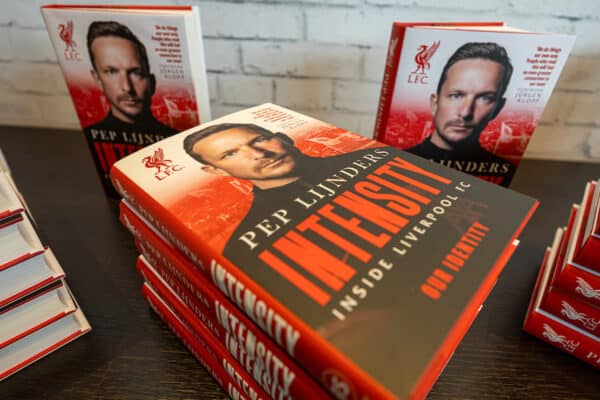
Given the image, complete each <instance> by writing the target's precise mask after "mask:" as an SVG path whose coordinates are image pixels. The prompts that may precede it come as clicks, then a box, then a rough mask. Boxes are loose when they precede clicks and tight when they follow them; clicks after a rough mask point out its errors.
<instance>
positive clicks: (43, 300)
mask: <svg viewBox="0 0 600 400" xmlns="http://www.w3.org/2000/svg"><path fill="white" fill-rule="evenodd" d="M76 309H77V305H76V304H75V302H74V301H73V299H72V298H71V294H70V291H69V290H68V289H67V286H66V283H65V282H64V281H59V282H57V283H56V284H54V285H50V286H47V287H45V288H43V289H41V290H38V291H37V292H35V293H33V294H31V295H29V296H25V297H24V298H21V299H19V301H17V302H14V303H12V304H11V305H10V306H7V307H5V308H2V309H0V326H2V329H1V330H0V349H1V348H3V347H6V346H8V345H10V344H11V343H14V342H16V341H18V340H19V339H21V338H23V337H25V336H27V335H29V334H30V333H32V332H35V331H36V330H38V329H41V328H43V327H44V326H46V325H48V324H50V323H52V322H54V321H56V320H58V319H59V318H62V317H63V316H65V315H67V314H70V313H72V312H75V310H76Z"/></svg>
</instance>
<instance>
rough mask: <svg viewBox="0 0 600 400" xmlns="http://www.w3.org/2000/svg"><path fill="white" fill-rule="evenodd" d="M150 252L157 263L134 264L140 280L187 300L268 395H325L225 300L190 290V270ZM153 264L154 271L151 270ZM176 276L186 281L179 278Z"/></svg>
mask: <svg viewBox="0 0 600 400" xmlns="http://www.w3.org/2000/svg"><path fill="white" fill-rule="evenodd" d="M142 240H143V239H142ZM140 247H144V246H143V245H141V246H140ZM146 250H148V248H147V247H146ZM142 251H143V250H142ZM143 252H144V251H143ZM154 255H156V256H157V257H156V259H155V260H154V261H156V263H152V262H150V264H151V266H149V265H147V264H146V263H145V262H144V260H142V259H141V258H140V259H138V262H137V267H138V270H139V271H140V273H141V274H142V276H143V277H144V279H146V281H147V282H149V283H150V284H151V285H152V287H153V288H154V289H155V290H156V291H157V292H158V293H159V295H160V296H161V297H162V298H163V299H165V300H166V301H168V302H169V303H170V304H175V303H181V304H185V307H187V309H188V310H189V312H191V313H193V314H195V315H196V317H197V318H199V319H200V320H201V321H202V323H203V324H204V326H206V327H207V328H208V330H209V331H210V332H211V333H212V334H213V335H214V336H215V338H216V339H217V340H218V341H219V342H220V343H221V344H222V345H223V346H224V347H225V349H226V350H227V351H229V353H230V354H231V356H233V358H234V359H235V360H237V361H238V363H239V364H240V365H241V366H242V367H243V368H244V369H245V370H246V371H247V372H248V374H249V375H250V376H252V377H253V379H254V380H255V381H256V382H257V383H258V384H259V385H260V386H261V387H262V388H263V390H264V391H265V392H267V393H268V394H269V395H270V396H271V397H272V398H274V399H306V398H327V397H328V395H327V394H326V393H325V392H324V390H323V389H322V388H321V387H319V386H318V385H317V384H316V382H315V381H314V380H312V378H310V377H309V376H308V375H307V374H306V373H305V372H304V371H302V370H301V369H300V368H299V367H298V366H297V364H295V363H294V362H292V361H291V360H290V359H289V357H287V356H285V355H284V353H283V352H282V351H281V350H280V349H279V348H278V347H277V346H275V345H274V344H273V343H272V342H271V341H270V340H269V339H268V338H267V337H266V335H264V334H263V333H262V332H260V331H259V330H258V329H257V328H256V326H254V324H253V323H252V322H250V321H248V320H247V318H246V317H245V316H244V315H243V314H242V313H241V312H239V310H237V309H236V308H235V307H234V306H233V305H232V304H231V303H230V302H229V301H228V300H226V299H224V298H221V299H219V300H217V299H216V296H215V295H214V293H213V294H210V293H201V292H203V291H204V290H203V289H198V290H195V289H191V290H190V289H189V288H195V287H197V286H195V285H197V284H198V282H196V284H192V283H191V282H190V281H189V280H187V279H186V278H185V276H186V275H188V272H183V273H181V272H180V271H177V272H172V271H173V268H176V267H174V266H173V265H166V263H169V262H168V260H167V259H166V258H162V257H161V256H159V255H158V254H156V253H154V254H150V256H151V257H152V256H154ZM152 267H154V268H155V271H152ZM158 275H160V277H159V276H158ZM176 276H179V277H180V279H181V278H183V279H184V280H185V281H181V280H180V279H177V278H176ZM165 281H166V282H165ZM200 284H201V285H202V287H207V286H208V287H209V288H210V287H211V286H210V284H209V283H208V282H203V283H200ZM210 291H211V290H208V292H210ZM181 307H183V306H181ZM197 318H196V319H197Z"/></svg>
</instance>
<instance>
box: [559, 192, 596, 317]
mask: <svg viewBox="0 0 600 400" xmlns="http://www.w3.org/2000/svg"><path fill="white" fill-rule="evenodd" d="M595 186H596V183H595V182H589V183H588V184H587V185H586V188H585V191H584V195H583V199H582V201H581V203H580V204H579V205H574V206H573V208H572V210H571V215H570V216H569V222H568V224H567V228H566V230H565V233H564V235H562V239H561V240H562V242H561V245H560V248H559V252H558V260H557V262H556V263H557V264H558V265H557V266H556V268H555V269H554V271H553V274H552V285H553V286H557V287H560V288H562V289H564V290H566V291H567V292H569V293H572V294H573V295H574V296H576V297H578V298H580V299H582V300H583V301H586V302H588V303H590V304H592V305H594V306H596V307H599V306H600V272H598V271H595V270H593V269H590V268H588V267H587V266H585V265H581V264H579V263H577V262H575V261H574V258H575V257H576V254H577V253H578V252H579V251H580V249H581V246H582V243H583V238H584V231H583V225H584V222H585V221H586V220H587V219H588V216H589V214H590V209H591V201H592V198H593V195H594V191H595Z"/></svg>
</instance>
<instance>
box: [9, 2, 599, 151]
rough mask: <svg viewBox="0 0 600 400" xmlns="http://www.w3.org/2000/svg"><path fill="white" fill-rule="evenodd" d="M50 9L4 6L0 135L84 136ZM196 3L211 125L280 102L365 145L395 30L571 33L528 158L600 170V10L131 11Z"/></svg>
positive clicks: (276, 6) (356, 6)
mask: <svg viewBox="0 0 600 400" xmlns="http://www.w3.org/2000/svg"><path fill="white" fill-rule="evenodd" d="M51 2H55V0H2V1H0V124H14V125H35V126H46V127H62V128H72V129H77V128H78V127H79V123H78V121H77V119H76V116H75V113H74V111H73V106H72V104H71V102H70V99H69V98H68V95H67V92H66V87H65V84H64V80H63V78H62V76H61V74H60V72H59V69H58V66H57V64H56V58H55V55H54V51H53V49H52V48H51V45H50V42H49V39H48V35H47V33H46V31H45V28H44V24H43V20H42V18H41V15H40V13H39V6H40V5H41V4H45V3H51ZM61 2H62V3H93V2H95V3H97V1H92V0H61ZM190 2H191V3H193V4H198V5H199V6H200V9H201V14H202V24H203V27H202V29H203V32H204V37H205V41H204V45H205V51H206V59H207V60H206V61H207V69H208V85H209V91H210V98H211V103H212V107H213V116H215V117H218V116H221V115H225V114H228V113H230V112H233V111H236V110H239V109H241V108H245V107H247V106H251V105H255V104H258V103H262V102H265V101H274V102H277V103H280V104H281V105H284V106H288V107H292V108H294V109H296V110H298V111H299V112H304V113H307V114H311V115H313V116H315V117H317V118H321V119H324V120H327V121H329V122H331V123H333V124H336V125H339V126H343V127H345V128H348V129H351V130H354V131H357V132H359V133H362V134H364V135H366V136H370V135H371V133H372V130H373V122H374V119H375V109H376V107H377V100H378V96H379V89H380V81H381V76H382V74H383V67H384V62H385V55H386V49H387V42H388V40H389V34H390V28H391V23H392V21H394V20H406V21H419V20H425V21H431V20H441V21H457V20H463V21H483V20H503V21H505V22H506V23H507V24H509V25H513V26H516V27H519V28H523V29H528V30H534V31H551V32H562V33H575V34H577V35H578V38H577V41H576V44H575V48H574V51H573V54H574V55H572V56H571V57H570V59H569V61H568V62H567V65H566V68H565V70H564V71H563V73H562V76H561V78H560V80H559V82H558V85H557V88H556V89H555V91H554V93H553V95H552V97H551V100H550V102H549V103H548V105H547V109H546V112H545V113H544V115H543V116H542V123H541V125H540V127H539V128H538V130H537V131H536V133H535V135H534V137H533V139H532V141H531V144H530V147H529V149H528V153H527V156H528V157H541V158H552V159H569V160H573V159H575V160H591V161H600V117H599V115H600V113H599V112H598V111H597V109H598V106H600V41H598V37H600V1H592V0H569V1H565V0H527V1H523V0H463V1H461V2H458V1H456V0H227V1H217V0H212V1H204V0H129V1H128V3H140V4H189V3H190ZM102 3H120V1H118V0H103V1H102Z"/></svg>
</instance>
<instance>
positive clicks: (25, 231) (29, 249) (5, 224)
mask: <svg viewBox="0 0 600 400" xmlns="http://www.w3.org/2000/svg"><path fill="white" fill-rule="evenodd" d="M43 251H44V246H43V245H42V242H40V239H39V237H38V235H37V233H36V231H35V229H34V228H33V225H32V224H31V222H30V221H29V218H28V217H27V215H26V214H25V213H20V214H17V215H15V216H13V217H12V218H8V219H4V220H3V221H0V271H4V270H6V269H7V268H10V267H12V266H13V265H15V264H18V263H20V262H21V261H23V260H25V259H27V258H29V257H31V256H33V255H36V254H39V253H42V252H43Z"/></svg>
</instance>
